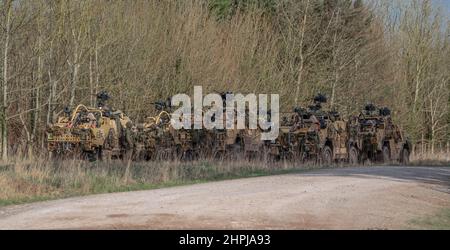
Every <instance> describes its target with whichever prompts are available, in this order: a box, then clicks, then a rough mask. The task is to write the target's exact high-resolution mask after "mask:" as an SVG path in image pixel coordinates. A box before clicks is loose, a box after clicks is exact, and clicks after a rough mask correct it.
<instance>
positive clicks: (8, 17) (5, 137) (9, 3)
mask: <svg viewBox="0 0 450 250" xmlns="http://www.w3.org/2000/svg"><path fill="white" fill-rule="evenodd" d="M11 11H12V1H7V2H6V23H5V25H6V34H5V44H4V54H3V107H2V121H1V123H2V160H3V161H7V160H8V124H7V120H6V111H7V107H8V92H7V91H8V49H9V38H10V28H11V27H10V25H11Z"/></svg>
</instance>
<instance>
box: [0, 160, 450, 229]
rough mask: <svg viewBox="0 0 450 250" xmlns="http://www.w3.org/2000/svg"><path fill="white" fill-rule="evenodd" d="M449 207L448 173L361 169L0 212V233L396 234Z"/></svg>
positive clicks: (433, 169)
mask: <svg viewBox="0 0 450 250" xmlns="http://www.w3.org/2000/svg"><path fill="white" fill-rule="evenodd" d="M449 206H450V167H362V168H339V169H324V170H315V171H310V172H304V173H298V174H287V175H278V176H267V177H257V178H247V179H239V180H228V181H219V182H212V183H204V184H197V185H190V186H180V187H173V188H165V189H158V190H149V191H138V192H129V193H115V194H103V195H93V196H87V197H79V198H71V199H64V200H57V201H49V202H40V203H34V204H27V205H19V206H10V207H5V208H1V209H0V229H50V228H56V229H62V228H71V229H73V228H75V229H76V228H107V229H114V228H138V229H141V228H142V229H368V228H373V229H384V228H388V229H396V228H409V227H410V226H411V224H410V222H411V220H412V219H415V218H420V217H423V216H427V215H431V214H433V213H435V212H436V211H438V210H439V209H442V208H444V207H449Z"/></svg>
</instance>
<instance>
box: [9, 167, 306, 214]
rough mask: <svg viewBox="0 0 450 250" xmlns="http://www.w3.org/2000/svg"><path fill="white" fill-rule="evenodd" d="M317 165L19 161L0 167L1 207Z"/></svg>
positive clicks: (257, 174)
mask: <svg viewBox="0 0 450 250" xmlns="http://www.w3.org/2000/svg"><path fill="white" fill-rule="evenodd" d="M310 168H312V166H302V167H299V166H296V165H293V164H288V163H276V164H271V165H270V166H269V165H268V164H265V163H261V162H248V161H231V162H228V161H227V162H216V161H207V160H205V161H195V162H130V163H124V162H122V161H112V162H109V163H107V162H96V163H89V162H84V161H78V160H70V161H64V162H48V161H45V160H37V161H26V160H18V161H15V162H13V163H10V164H0V186H1V187H2V188H1V189H0V206H1V205H10V204H18V203H24V202H30V201H38V200H46V199H55V198H63V197H70V196H80V195H87V194H96V193H108V192H120V191H131V190H142V189H151V188H159V187H167V186H173V185H180V184H189V183H198V182H204V181H212V180H222V179H231V178H239V177H250V176H261V175H269V174H280V173H287V172H290V171H298V170H299V169H310Z"/></svg>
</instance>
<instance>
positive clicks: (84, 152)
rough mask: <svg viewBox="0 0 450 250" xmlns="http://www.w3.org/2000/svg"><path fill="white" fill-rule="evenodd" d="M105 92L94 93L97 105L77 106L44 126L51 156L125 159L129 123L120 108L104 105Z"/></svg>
mask: <svg viewBox="0 0 450 250" xmlns="http://www.w3.org/2000/svg"><path fill="white" fill-rule="evenodd" d="M109 98H110V97H109V95H108V94H107V93H106V92H100V93H98V94H97V107H95V108H92V107H86V106H85V105H82V104H80V105H78V106H77V107H76V108H75V109H73V110H70V109H68V108H66V109H65V112H64V115H62V116H60V117H58V119H57V122H56V123H55V124H52V125H50V126H49V127H48V129H47V135H48V137H47V142H48V150H49V152H50V154H51V155H52V156H55V157H60V156H67V155H73V156H77V155H79V156H82V157H85V158H88V159H89V160H91V161H93V160H96V159H99V158H100V159H109V158H113V157H114V158H127V157H129V156H131V154H132V152H133V145H134V143H133V134H132V133H133V131H132V125H133V124H132V122H131V120H130V118H128V117H127V116H126V115H125V114H124V113H122V112H121V111H118V110H117V111H114V110H110V109H109V108H108V107H107V106H106V101H107V100H108V99H109Z"/></svg>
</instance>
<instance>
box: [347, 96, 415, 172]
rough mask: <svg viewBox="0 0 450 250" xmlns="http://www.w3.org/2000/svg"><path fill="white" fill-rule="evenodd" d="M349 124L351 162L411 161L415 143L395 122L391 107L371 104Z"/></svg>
mask: <svg viewBox="0 0 450 250" xmlns="http://www.w3.org/2000/svg"><path fill="white" fill-rule="evenodd" d="M348 124H349V130H350V135H349V143H348V144H349V161H350V162H351V163H358V162H365V161H371V162H385V163H389V162H391V161H398V162H401V163H408V162H409V155H410V152H411V149H412V147H411V142H410V141H409V140H408V139H407V138H406V137H405V135H404V133H403V131H402V130H400V128H399V127H398V126H397V125H395V124H394V123H393V121H392V118H391V111H390V110H389V109H388V108H377V107H376V106H375V105H373V104H367V105H366V106H365V107H364V110H363V111H362V112H361V113H360V115H359V116H358V117H352V118H351V119H350V121H349V122H348Z"/></svg>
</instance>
